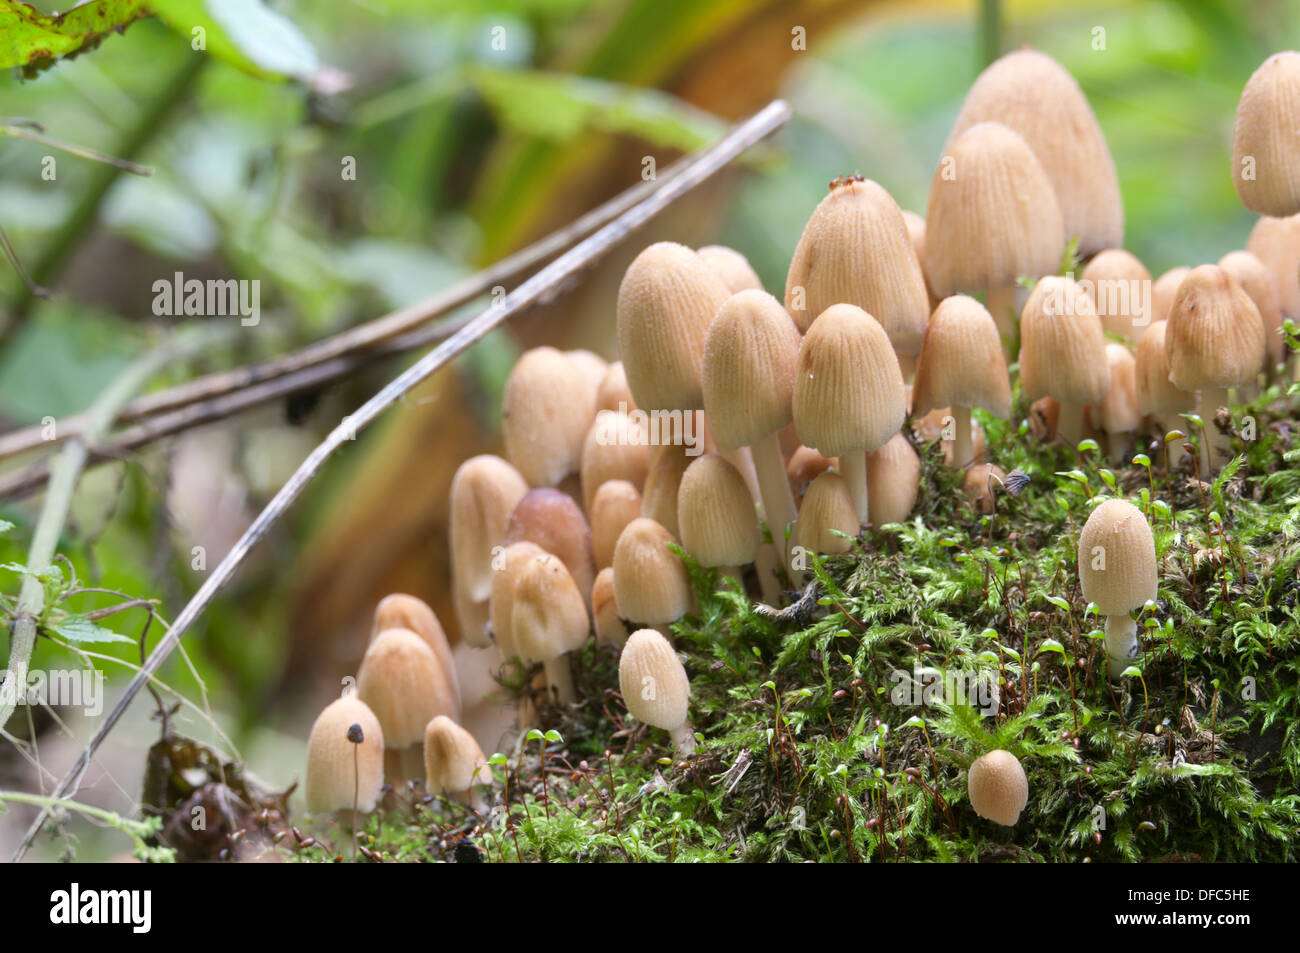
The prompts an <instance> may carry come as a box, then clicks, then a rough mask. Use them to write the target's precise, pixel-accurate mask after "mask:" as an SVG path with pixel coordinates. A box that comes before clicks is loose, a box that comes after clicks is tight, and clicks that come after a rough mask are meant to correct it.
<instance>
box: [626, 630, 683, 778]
mask: <svg viewBox="0 0 1300 953" xmlns="http://www.w3.org/2000/svg"><path fill="white" fill-rule="evenodd" d="M618 685H619V690H620V691H621V692H622V693H623V701H624V703H626V705H627V710H628V711H629V712H631V714H632V716H633V717H634V718H637V719H639V720H641V721H644V722H645V723H646V724H648V725H654V726H655V727H656V728H662V729H663V730H664V731H667V732H668V733H669V734H670V735H672V739H673V751H674V752H675V753H676V754H677V755H678V756H679V757H687V756H689V755H690V754H692V753H693V752H694V751H695V733H694V731H693V729H692V728H691V723H690V721H689V720H688V718H689V714H690V712H689V706H690V697H691V683H690V681H689V680H688V679H687V678H686V669H685V668H683V667H682V661H681V659H679V658H678V657H677V653H676V652H674V651H673V647H672V645H670V644H669V642H668V640H667V639H665V638H664V637H663V636H662V635H661V634H660V633H658V632H657V631H655V630H654V629H638V630H637V631H635V632H633V633H632V635H631V636H629V637H628V640H627V643H626V644H625V645H624V646H623V653H622V655H620V656H619V659H618Z"/></svg>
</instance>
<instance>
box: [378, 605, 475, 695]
mask: <svg viewBox="0 0 1300 953" xmlns="http://www.w3.org/2000/svg"><path fill="white" fill-rule="evenodd" d="M389 629H410V630H411V631H412V632H414V633H415V634H416V635H418V636H419V637H420V638H422V639H424V641H425V642H426V643H427V644H428V646H429V648H431V649H433V654H434V655H436V656H438V663H439V665H440V666H441V668H442V673H443V675H444V676H446V679H447V685H446V691H447V694H449V695H450V696H451V697H452V699H453V700H454V702H455V705H456V710H457V711H459V710H460V683H459V681H458V679H457V678H456V662H455V660H454V659H453V658H452V655H451V644H450V643H449V642H448V641H447V635H446V633H445V632H443V631H442V625H441V624H440V623H439V622H438V617H437V615H435V614H434V611H433V609H431V608H430V607H429V604H428V603H427V602H425V601H424V600H423V599H417V598H416V597H415V596H411V595H407V594H406V593H404V592H394V593H392V594H391V595H387V596H384V598H382V599H380V600H379V605H377V606H375V621H374V623H373V625H372V626H371V628H370V641H371V642H373V641H374V640H375V636H377V635H378V634H379V633H380V632H386V631H388V630H389Z"/></svg>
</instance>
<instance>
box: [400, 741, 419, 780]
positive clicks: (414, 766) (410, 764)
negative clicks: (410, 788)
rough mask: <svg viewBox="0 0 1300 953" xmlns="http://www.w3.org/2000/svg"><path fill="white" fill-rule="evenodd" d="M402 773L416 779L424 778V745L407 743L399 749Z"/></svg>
mask: <svg viewBox="0 0 1300 953" xmlns="http://www.w3.org/2000/svg"><path fill="white" fill-rule="evenodd" d="M400 753H401V756H402V775H403V777H407V778H413V779H415V780H417V781H421V782H423V780H424V746H423V745H407V746H406V747H405V748H403V749H402V750H401V752H400Z"/></svg>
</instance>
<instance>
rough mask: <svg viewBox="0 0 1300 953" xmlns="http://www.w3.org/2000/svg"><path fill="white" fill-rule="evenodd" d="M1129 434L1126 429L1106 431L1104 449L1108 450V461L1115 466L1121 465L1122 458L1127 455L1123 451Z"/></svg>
mask: <svg viewBox="0 0 1300 953" xmlns="http://www.w3.org/2000/svg"><path fill="white" fill-rule="evenodd" d="M1128 441H1129V434H1128V432H1127V431H1116V432H1115V433H1110V432H1109V431H1108V432H1107V433H1106V449H1107V450H1108V451H1109V452H1110V461H1111V463H1113V464H1115V465H1116V466H1123V464H1124V458H1125V457H1126V456H1128V454H1127V453H1126V452H1125V451H1127V450H1128Z"/></svg>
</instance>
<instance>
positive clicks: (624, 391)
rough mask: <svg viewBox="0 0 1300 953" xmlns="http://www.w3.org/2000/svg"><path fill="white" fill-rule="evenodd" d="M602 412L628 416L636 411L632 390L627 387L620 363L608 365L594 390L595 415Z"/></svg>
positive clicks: (624, 373)
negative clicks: (606, 411) (598, 385)
mask: <svg viewBox="0 0 1300 953" xmlns="http://www.w3.org/2000/svg"><path fill="white" fill-rule="evenodd" d="M602 410H608V411H612V412H613V413H619V414H630V413H631V412H632V411H634V410H636V401H635V400H633V399H632V390H631V388H629V387H628V386H627V371H625V370H624V369H623V362H622V361H615V362H614V363H613V364H611V365H609V369H608V370H607V371H605V376H604V377H603V378H601V381H600V387H599V388H598V389H597V390H596V413H600V412H601V411H602Z"/></svg>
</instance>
